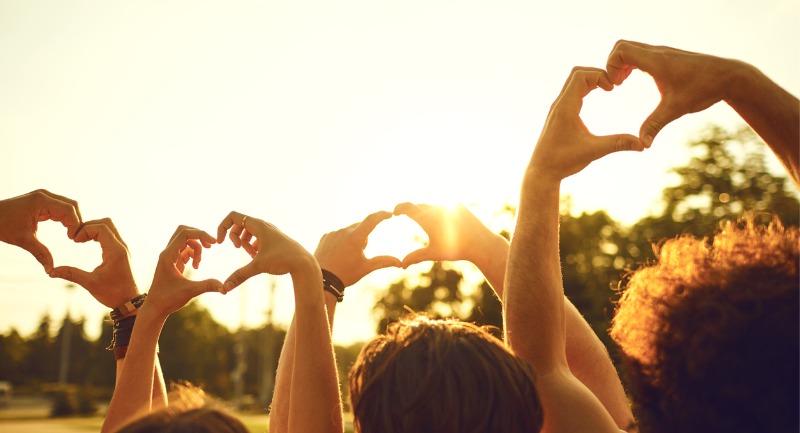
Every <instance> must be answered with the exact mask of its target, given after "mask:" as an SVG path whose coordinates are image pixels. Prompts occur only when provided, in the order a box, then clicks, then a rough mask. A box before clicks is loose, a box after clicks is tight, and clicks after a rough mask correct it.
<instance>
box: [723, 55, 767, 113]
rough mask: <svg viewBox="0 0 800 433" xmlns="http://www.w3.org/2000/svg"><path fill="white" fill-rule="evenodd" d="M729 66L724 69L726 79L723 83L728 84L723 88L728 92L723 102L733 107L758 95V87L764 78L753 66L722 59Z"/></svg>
mask: <svg viewBox="0 0 800 433" xmlns="http://www.w3.org/2000/svg"><path fill="white" fill-rule="evenodd" d="M724 61H726V62H729V63H730V65H729V66H728V67H726V68H725V69H726V70H727V71H728V72H727V77H726V78H725V81H726V82H727V83H728V84H727V85H726V86H725V87H726V88H727V89H728V90H729V92H728V94H727V95H725V98H724V100H725V102H727V103H728V105H730V106H731V107H735V106H737V105H740V104H742V103H745V102H746V101H748V100H750V99H752V98H753V96H755V95H758V92H759V91H760V89H759V86H760V84H761V83H762V82H763V79H764V78H765V76H764V74H762V73H761V71H760V70H758V68H756V67H755V66H753V65H751V64H749V63H745V62H742V61H739V60H731V59H724Z"/></svg>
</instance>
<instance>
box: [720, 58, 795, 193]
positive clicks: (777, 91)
mask: <svg viewBox="0 0 800 433" xmlns="http://www.w3.org/2000/svg"><path fill="white" fill-rule="evenodd" d="M734 62H735V61H734ZM733 65H734V66H733V67H735V68H737V70H738V74H736V80H737V82H736V83H733V85H732V86H731V88H732V89H733V95H732V97H731V98H730V99H728V100H727V102H728V104H729V105H730V106H731V107H732V108H733V109H734V110H736V112H737V113H739V115H740V116H742V119H744V120H745V121H746V122H747V123H748V124H749V125H750V126H751V127H752V128H753V130H755V131H756V133H758V135H760V136H761V138H762V139H763V140H764V142H766V143H767V145H769V147H770V148H771V149H772V151H773V152H774V153H775V156H777V157H778V159H779V160H780V161H781V163H782V164H783V166H784V167H785V168H786V171H787V172H788V173H789V176H790V177H791V178H792V180H793V181H794V183H795V185H797V186H800V167H799V166H798V164H800V101H798V99H797V98H796V97H794V96H792V95H791V94H790V93H789V92H787V91H786V90H784V89H783V88H781V87H780V86H778V85H777V84H775V82H773V81H772V80H770V79H769V78H768V77H767V76H766V75H764V73H763V72H761V71H760V70H758V69H757V68H755V67H753V66H751V65H748V64H746V63H742V62H735V63H734V64H733Z"/></svg>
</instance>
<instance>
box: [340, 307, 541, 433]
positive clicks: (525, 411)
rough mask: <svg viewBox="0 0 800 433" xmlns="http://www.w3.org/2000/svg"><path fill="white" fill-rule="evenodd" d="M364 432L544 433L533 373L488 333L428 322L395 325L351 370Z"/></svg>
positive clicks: (355, 404) (352, 394)
mask: <svg viewBox="0 0 800 433" xmlns="http://www.w3.org/2000/svg"><path fill="white" fill-rule="evenodd" d="M350 400H351V405H352V408H353V414H354V425H355V428H356V431H358V432H360V433H376V432H381V433H412V432H414V433H425V432H437V433H470V432H475V433H478V432H501V431H502V432H507V433H514V432H525V433H530V432H536V431H539V429H540V427H541V425H542V411H541V406H540V404H539V397H538V394H537V393H536V389H535V386H534V375H533V370H532V368H531V366H530V365H529V364H528V363H527V362H525V361H523V360H521V359H519V358H517V357H516V356H514V355H513V354H512V353H511V352H510V351H509V349H508V348H506V346H505V345H504V344H503V343H502V342H501V341H500V340H498V339H497V338H495V337H493V336H492V335H491V334H489V333H488V332H487V331H485V330H484V329H482V328H480V327H478V326H476V325H473V324H470V323H464V322H460V321H457V320H430V319H427V318H425V317H423V316H416V317H411V318H407V319H404V320H402V321H400V322H397V323H393V324H391V325H389V327H388V329H387V331H386V333H385V334H384V335H380V336H378V337H377V338H375V339H374V340H372V341H371V342H369V343H367V345H366V346H364V348H363V349H362V350H361V354H360V355H359V356H358V359H357V360H356V362H355V364H354V365H353V368H352V370H351V371H350Z"/></svg>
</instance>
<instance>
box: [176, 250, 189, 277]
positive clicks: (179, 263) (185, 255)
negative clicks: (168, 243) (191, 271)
mask: <svg viewBox="0 0 800 433" xmlns="http://www.w3.org/2000/svg"><path fill="white" fill-rule="evenodd" d="M191 254H192V252H191V248H189V247H186V248H184V249H183V251H181V253H180V255H179V256H178V260H176V261H175V268H176V269H178V272H180V273H181V274H183V271H184V270H186V264H187V263H189V259H190V258H191Z"/></svg>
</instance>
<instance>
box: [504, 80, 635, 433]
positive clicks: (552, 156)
mask: <svg viewBox="0 0 800 433" xmlns="http://www.w3.org/2000/svg"><path fill="white" fill-rule="evenodd" d="M597 87H602V88H603V89H605V90H611V89H612V87H613V86H612V84H611V82H610V81H609V80H608V78H607V76H606V74H605V72H604V71H602V70H597V69H589V68H576V69H574V70H573V72H572V74H571V75H570V77H569V79H568V80H567V83H566V84H565V85H564V88H563V89H562V91H561V94H560V95H559V97H558V99H557V100H556V101H555V103H554V104H553V106H552V107H551V109H550V113H549V114H548V117H547V121H546V122H545V126H544V129H543V131H542V134H541V136H540V137H539V141H538V142H537V144H536V148H535V150H534V153H533V156H532V158H531V161H530V163H529V165H528V168H527V170H526V172H525V177H524V179H523V182H522V192H521V195H520V207H519V214H518V217H517V218H518V219H517V226H516V230H515V232H514V237H513V239H512V241H511V250H510V254H509V260H508V268H507V272H506V285H505V293H504V298H505V299H504V300H505V331H506V341H507V343H508V344H509V346H510V347H511V348H512V350H514V352H515V353H516V354H517V355H518V356H520V357H522V358H524V359H526V360H528V361H529V362H530V363H531V364H532V365H533V367H534V370H535V371H536V375H537V389H538V391H539V395H540V397H541V401H542V406H543V409H544V413H545V425H544V429H543V431H546V432H573V431H594V432H604V431H607V432H616V431H618V429H617V427H616V425H615V423H614V421H613V419H612V418H611V416H610V415H609V413H608V412H607V411H606V410H605V408H604V407H603V405H602V404H601V403H600V401H599V400H598V399H597V397H596V396H595V395H594V394H592V392H590V391H589V389H587V387H586V386H585V385H583V384H582V383H581V382H580V381H579V380H578V379H577V378H575V376H574V375H573V373H572V372H571V371H570V369H569V365H568V362H567V358H566V340H567V337H566V334H567V329H566V320H565V319H566V312H565V303H564V300H563V297H564V289H563V286H562V280H561V264H560V259H559V254H558V203H559V189H560V185H561V180H562V179H563V178H565V177H567V176H570V175H572V174H575V173H577V172H579V171H580V170H582V169H583V168H584V167H586V166H587V165H588V164H589V163H590V162H592V161H593V160H595V159H598V158H600V157H602V156H604V155H606V154H609V153H612V152H615V151H620V150H632V149H637V150H641V149H642V144H641V142H639V140H637V139H636V138H635V137H632V136H627V135H618V136H609V137H595V136H593V135H591V134H590V133H589V132H588V130H587V129H586V127H585V126H584V125H583V122H582V121H581V120H580V117H579V113H580V109H581V105H582V101H583V97H584V96H586V95H587V94H588V93H589V92H590V91H592V90H594V89H595V88H597Z"/></svg>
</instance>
